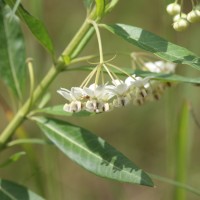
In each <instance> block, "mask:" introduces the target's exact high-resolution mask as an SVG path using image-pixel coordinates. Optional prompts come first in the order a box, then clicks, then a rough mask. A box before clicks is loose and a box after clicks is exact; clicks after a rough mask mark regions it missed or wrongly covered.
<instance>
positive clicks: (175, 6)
mask: <svg viewBox="0 0 200 200" xmlns="http://www.w3.org/2000/svg"><path fill="white" fill-rule="evenodd" d="M182 1H183V0H182ZM191 2H192V10H191V11H190V12H189V13H188V14H185V13H183V12H182V10H183V4H182V5H180V4H179V3H178V0H176V1H175V2H174V3H170V4H169V5H168V6H167V8H166V10H167V12H168V14H169V15H172V16H173V22H174V23H173V28H174V29H175V30H176V31H184V30H186V29H187V28H188V27H189V25H190V23H197V22H200V7H199V5H198V4H197V3H196V4H195V3H194V1H193V0H191Z"/></svg>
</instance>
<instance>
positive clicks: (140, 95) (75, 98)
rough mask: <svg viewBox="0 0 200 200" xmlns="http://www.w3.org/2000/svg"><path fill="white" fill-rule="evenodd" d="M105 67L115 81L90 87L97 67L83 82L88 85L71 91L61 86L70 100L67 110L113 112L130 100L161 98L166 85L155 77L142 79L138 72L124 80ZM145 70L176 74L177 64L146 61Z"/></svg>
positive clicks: (65, 109)
mask: <svg viewBox="0 0 200 200" xmlns="http://www.w3.org/2000/svg"><path fill="white" fill-rule="evenodd" d="M108 65H109V64H108ZM111 66H113V65H111ZM98 67H99V66H97V68H98ZM104 67H105V69H106V71H107V73H108V74H109V76H110V77H111V79H112V81H111V82H112V84H109V83H102V84H97V83H96V81H95V83H93V84H91V85H89V86H87V84H88V82H89V81H90V79H91V76H93V75H94V74H95V73H94V72H98V69H96V70H93V71H92V72H91V74H92V75H90V74H89V76H88V77H90V79H87V78H86V80H85V81H84V83H85V82H86V83H87V84H85V85H83V86H81V87H72V88H71V90H67V89H65V88H61V89H59V90H58V91H57V92H58V93H59V94H60V95H62V96H63V97H64V98H65V99H66V100H67V103H66V104H65V105H64V108H63V109H64V111H66V112H80V111H83V110H85V111H88V112H95V113H101V112H107V111H110V110H112V109H113V108H115V107H123V106H126V105H128V104H129V103H133V104H134V105H142V104H143V103H144V102H145V101H149V100H153V99H159V98H160V95H161V94H162V93H163V91H164V89H165V88H166V86H167V84H166V83H161V82H159V81H156V80H152V78H153V77H145V78H142V77H140V76H136V75H135V74H133V75H131V76H128V75H127V78H126V79H125V80H120V79H119V78H118V77H117V76H116V74H114V73H113V72H112V71H109V69H108V67H107V66H104ZM143 69H144V70H148V71H150V72H155V73H173V72H174V70H175V64H174V63H169V62H164V61H156V62H146V63H144V65H143ZM113 77H115V78H116V79H114V78H113ZM96 78H97V77H96Z"/></svg>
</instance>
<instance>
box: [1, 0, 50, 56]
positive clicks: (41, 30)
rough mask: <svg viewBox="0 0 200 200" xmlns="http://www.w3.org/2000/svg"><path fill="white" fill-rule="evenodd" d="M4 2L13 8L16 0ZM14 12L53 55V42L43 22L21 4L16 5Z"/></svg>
mask: <svg viewBox="0 0 200 200" xmlns="http://www.w3.org/2000/svg"><path fill="white" fill-rule="evenodd" d="M5 2H6V3H7V4H8V5H9V6H10V7H11V8H13V7H14V5H15V3H16V0H5ZM16 14H17V15H18V16H19V17H20V19H21V20H23V21H24V22H25V23H26V25H27V26H28V28H29V29H30V31H31V32H32V33H33V35H34V36H35V37H36V38H37V40H38V41H39V42H40V43H41V44H42V45H43V46H44V47H45V48H46V49H47V50H48V52H49V53H50V54H51V55H52V56H54V48H53V44H52V41H51V38H50V36H49V34H48V32H47V30H46V28H45V26H44V24H43V23H42V22H41V21H40V20H38V19H36V18H35V17H34V16H32V15H31V14H30V13H29V12H28V11H27V10H25V8H24V7H23V6H22V5H21V4H20V5H19V6H18V9H17V11H16Z"/></svg>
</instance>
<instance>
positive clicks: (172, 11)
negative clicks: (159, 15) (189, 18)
mask: <svg viewBox="0 0 200 200" xmlns="http://www.w3.org/2000/svg"><path fill="white" fill-rule="evenodd" d="M166 10H167V12H168V14H169V15H176V14H178V13H179V12H180V11H181V6H180V5H179V4H178V3H171V4H169V5H168V6H167V8H166Z"/></svg>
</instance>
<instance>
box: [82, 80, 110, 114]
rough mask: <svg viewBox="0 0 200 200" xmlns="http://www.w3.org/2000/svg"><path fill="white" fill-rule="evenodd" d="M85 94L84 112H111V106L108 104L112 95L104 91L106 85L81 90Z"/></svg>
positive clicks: (93, 85)
mask: <svg viewBox="0 0 200 200" xmlns="http://www.w3.org/2000/svg"><path fill="white" fill-rule="evenodd" d="M83 90H84V92H85V93H86V97H87V99H88V100H87V102H86V104H85V110H87V111H88V112H96V113H100V112H107V111H109V110H111V106H110V104H109V103H108V101H109V99H111V98H112V97H113V96H114V94H112V93H110V92H108V91H107V90H106V85H96V84H92V85H90V86H89V87H88V88H87V87H84V88H83Z"/></svg>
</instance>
